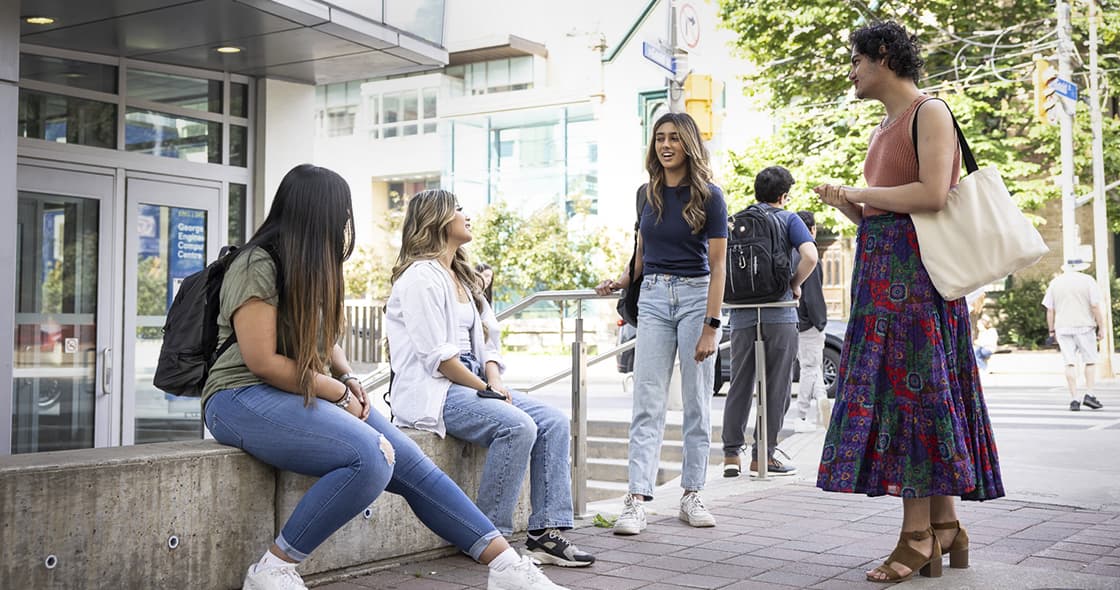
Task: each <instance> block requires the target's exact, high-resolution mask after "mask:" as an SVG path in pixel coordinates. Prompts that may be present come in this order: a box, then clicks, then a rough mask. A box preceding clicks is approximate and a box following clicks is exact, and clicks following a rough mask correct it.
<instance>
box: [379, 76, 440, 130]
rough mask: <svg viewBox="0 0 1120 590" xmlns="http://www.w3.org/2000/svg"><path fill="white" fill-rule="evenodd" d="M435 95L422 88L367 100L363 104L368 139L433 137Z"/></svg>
mask: <svg viewBox="0 0 1120 590" xmlns="http://www.w3.org/2000/svg"><path fill="white" fill-rule="evenodd" d="M438 93H439V90H438V89H437V88H424V89H419V90H402V91H400V92H387V93H385V94H380V95H373V96H370V97H369V98H368V99H367V101H366V105H367V108H368V109H369V115H368V116H367V120H368V122H369V125H370V135H369V136H370V138H371V139H377V138H379V137H383V138H389V137H400V136H409V135H418V134H422V133H435V132H436V129H437V126H436V117H437V103H438V99H437V96H438ZM378 106H380V107H381V110H380V111H379V110H378Z"/></svg>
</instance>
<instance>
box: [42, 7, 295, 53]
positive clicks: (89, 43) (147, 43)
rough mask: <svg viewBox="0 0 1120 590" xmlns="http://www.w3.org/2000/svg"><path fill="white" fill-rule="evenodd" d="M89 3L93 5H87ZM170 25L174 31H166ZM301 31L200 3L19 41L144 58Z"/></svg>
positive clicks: (263, 16)
mask: <svg viewBox="0 0 1120 590" xmlns="http://www.w3.org/2000/svg"><path fill="white" fill-rule="evenodd" d="M91 3H92V2H91ZM169 23H174V26H168V25H169ZM299 26H300V25H298V24H296V23H293V22H292V21H289V20H287V19H283V18H280V17H277V16H273V15H271V14H268V13H265V12H261V11H259V10H257V9H255V8H252V7H250V6H246V5H244V4H238V3H234V2H231V1H230V0H199V1H197V2H188V3H185V4H178V5H175V6H170V7H165V8H162V9H159V10H151V11H148V12H142V13H136V14H131V15H128V16H124V17H121V18H115V19H110V20H104V21H97V22H92V23H88V24H84V25H76V26H73V27H62V28H58V29H55V30H52V31H46V32H42V33H36V34H31V35H25V36H24V37H23V38H22V41H23V42H25V43H35V44H38V45H48V46H51V47H64V48H67V49H75V50H79V51H92V52H94V53H105V54H109V55H123V56H126V57H142V56H144V55H147V54H152V53H160V52H163V51H169V50H174V49H178V48H181V47H194V46H199V45H210V46H217V45H220V44H222V43H223V42H226V41H230V40H236V39H242V38H246V37H253V36H257V35H265V34H268V33H274V32H277V31H283V30H286V29H293V28H298V27H299Z"/></svg>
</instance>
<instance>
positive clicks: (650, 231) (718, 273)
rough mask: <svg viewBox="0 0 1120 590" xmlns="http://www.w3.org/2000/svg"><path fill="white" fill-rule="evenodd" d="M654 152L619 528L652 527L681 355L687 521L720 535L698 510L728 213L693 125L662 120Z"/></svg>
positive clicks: (620, 282) (609, 286)
mask: <svg viewBox="0 0 1120 590" xmlns="http://www.w3.org/2000/svg"><path fill="white" fill-rule="evenodd" d="M653 129H654V131H653V138H652V139H651V141H650V144H649V149H648V150H647V152H646V169H647V170H648V171H649V183H648V184H647V185H645V186H643V189H640V190H643V191H644V193H645V200H644V203H643V204H642V211H641V217H640V225H639V238H638V244H637V252H636V256H635V263H634V276H643V274H644V278H643V279H642V284H641V297H640V299H639V300H638V318H639V322H638V336H637V342H636V344H635V352H634V414H633V419H632V421H631V423H630V486H629V492H630V494H629V495H628V496H627V497H626V500H625V506H624V509H623V512H622V514H621V515H620V516H619V518H618V520H617V521H616V522H615V525H614V533H615V534H617V535H636V534H638V533H639V532H641V531H642V529H644V528H645V526H646V516H645V508H644V507H643V505H642V503H643V502H644V501H646V500H649V499H652V498H653V488H654V486H655V485H656V476H657V469H658V462H659V459H660V456H661V441H662V438H663V436H664V430H665V412H666V402H667V400H668V396H669V379H670V378H671V377H672V374H673V360H674V359H673V357H674V355H679V357H680V367H681V398H682V402H683V405H684V423H683V424H682V426H681V428H682V434H683V439H684V463H683V466H682V470H681V471H682V473H681V487H682V488H684V495H683V496H682V497H681V509H680V519H681V520H683V521H685V522H687V523H688V524H690V525H692V526H697V527H706V526H715V518H714V517H713V516H712V514H711V513H710V512H708V510H707V509H706V508H705V507H704V503H703V502H701V501H700V496H699V492H700V490H701V489H703V487H704V481H705V480H706V479H707V470H708V454H709V452H710V448H711V420H710V414H711V393H712V388H711V385H712V381H713V379H714V374H713V371H714V370H715V356H714V355H715V354H716V347H717V346H718V344H719V336H720V320H719V317H720V306H721V304H722V302H723V277H724V273H725V272H726V267H725V255H726V252H727V204H726V202H725V201H724V198H723V191H721V190H720V188H719V187H718V186H716V185H715V184H712V182H711V176H712V172H711V169H710V168H709V167H708V150H707V149H706V148H705V147H704V144H703V142H702V141H701V139H700V132H699V130H698V129H697V127H696V122H695V121H693V120H692V117H690V116H688V115H687V114H684V113H668V114H666V115H663V116H662V117H661V118H659V119H658V120H657V123H656V124H655V125H654V127H653ZM630 278H631V277H630V274H629V269H627V270H626V271H623V273H622V274H621V275H620V276H619V277H618V279H617V280H609V279H608V280H605V281H603V282H602V283H600V284H599V285H598V286H597V287H596V288H595V290H596V291H597V292H598V293H600V294H604V295H605V294H607V293H610V292H611V291H615V290H618V289H623V288H627V287H629V286H630Z"/></svg>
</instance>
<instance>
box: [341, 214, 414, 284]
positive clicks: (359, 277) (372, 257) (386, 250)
mask: <svg viewBox="0 0 1120 590" xmlns="http://www.w3.org/2000/svg"><path fill="white" fill-rule="evenodd" d="M403 222H404V209H397V210H392V211H390V212H389V213H388V215H386V216H385V219H383V220H382V221H380V222H378V228H379V229H380V230H381V235H384V236H387V239H386V241H385V244H384V245H383V246H382V247H374V246H372V245H370V244H362V245H360V246H358V247H357V248H355V249H354V253H353V254H351V255H350V260H347V261H346V264H345V265H344V266H343V271H344V273H345V275H346V296H347V297H348V298H351V299H366V298H369V299H385V298H387V297H389V287H390V285H389V278H390V274H391V273H392V270H393V264H395V263H396V261H397V252H398V250H399V246H400V236H401V224H402V223H403Z"/></svg>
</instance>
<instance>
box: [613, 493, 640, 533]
mask: <svg viewBox="0 0 1120 590" xmlns="http://www.w3.org/2000/svg"><path fill="white" fill-rule="evenodd" d="M645 528H646V507H645V506H643V505H642V502H641V500H635V499H634V496H632V495H628V496H626V500H624V501H623V505H622V514H619V515H618V519H617V520H615V521H614V528H612V529H611V530H612V532H614V534H616V535H636V534H638V533H640V532H642V531H644V530H645Z"/></svg>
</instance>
